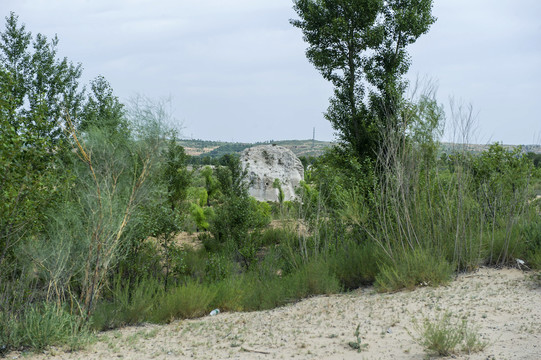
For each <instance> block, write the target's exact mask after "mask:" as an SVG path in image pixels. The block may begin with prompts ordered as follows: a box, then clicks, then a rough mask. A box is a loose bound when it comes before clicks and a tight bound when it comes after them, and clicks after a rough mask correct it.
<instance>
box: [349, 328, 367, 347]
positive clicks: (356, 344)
mask: <svg viewBox="0 0 541 360" xmlns="http://www.w3.org/2000/svg"><path fill="white" fill-rule="evenodd" d="M360 327H361V325H357V328H356V329H355V332H354V333H353V335H354V336H355V341H350V342H349V343H348V345H349V347H350V348H352V349H354V350H357V352H361V351H363V350H365V349H366V348H367V347H368V344H361V334H360V332H359V328H360Z"/></svg>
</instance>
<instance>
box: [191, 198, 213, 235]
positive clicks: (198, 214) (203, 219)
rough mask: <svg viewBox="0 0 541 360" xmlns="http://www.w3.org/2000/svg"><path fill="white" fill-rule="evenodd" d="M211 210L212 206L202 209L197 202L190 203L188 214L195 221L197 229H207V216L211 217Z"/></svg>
mask: <svg viewBox="0 0 541 360" xmlns="http://www.w3.org/2000/svg"><path fill="white" fill-rule="evenodd" d="M212 214H213V210H212V208H205V209H203V208H202V207H201V206H199V205H198V204H195V203H192V204H190V215H191V216H192V219H193V220H194V221H195V223H196V225H197V229H198V230H208V228H209V222H208V220H207V219H208V218H212Z"/></svg>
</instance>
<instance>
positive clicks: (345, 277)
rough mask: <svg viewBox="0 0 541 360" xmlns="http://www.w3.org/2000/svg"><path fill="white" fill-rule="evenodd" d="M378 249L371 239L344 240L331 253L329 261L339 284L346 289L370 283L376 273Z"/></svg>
mask: <svg viewBox="0 0 541 360" xmlns="http://www.w3.org/2000/svg"><path fill="white" fill-rule="evenodd" d="M379 257H380V254H379V249H378V248H377V247H376V245H375V244H374V243H373V242H371V241H366V242H364V243H362V244H359V243H357V242H355V241H352V240H349V241H345V242H344V243H343V244H341V245H340V247H339V248H338V249H337V250H336V251H335V252H334V253H332V254H331V255H329V263H330V267H331V270H332V272H333V274H334V275H335V276H336V277H337V279H338V280H339V281H340V284H341V285H342V286H343V287H344V288H345V289H348V290H351V289H356V288H358V287H360V286H362V285H368V284H372V283H373V282H374V280H375V278H376V275H377V273H378V259H379Z"/></svg>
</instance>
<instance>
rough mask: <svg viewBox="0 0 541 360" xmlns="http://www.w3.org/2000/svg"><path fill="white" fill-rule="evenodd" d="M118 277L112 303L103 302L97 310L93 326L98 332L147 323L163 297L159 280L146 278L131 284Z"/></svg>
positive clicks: (93, 318) (94, 314) (93, 317)
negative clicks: (158, 301) (157, 302)
mask: <svg viewBox="0 0 541 360" xmlns="http://www.w3.org/2000/svg"><path fill="white" fill-rule="evenodd" d="M122 281H123V279H122V278H121V277H120V276H118V277H117V279H116V281H115V285H114V289H113V291H112V301H102V302H101V303H100V304H99V305H98V306H97V307H96V309H95V311H94V313H93V315H92V319H91V324H92V327H93V328H94V329H96V330H106V329H114V328H117V327H120V326H125V325H134V324H139V323H142V322H145V321H147V320H148V319H149V318H150V317H151V315H152V313H153V311H154V310H155V307H156V301H157V299H159V297H160V296H161V295H162V292H163V290H162V288H161V284H160V282H159V280H158V279H154V278H149V277H144V278H141V279H138V280H136V281H134V282H133V283H131V284H130V281H127V282H126V283H123V282H122Z"/></svg>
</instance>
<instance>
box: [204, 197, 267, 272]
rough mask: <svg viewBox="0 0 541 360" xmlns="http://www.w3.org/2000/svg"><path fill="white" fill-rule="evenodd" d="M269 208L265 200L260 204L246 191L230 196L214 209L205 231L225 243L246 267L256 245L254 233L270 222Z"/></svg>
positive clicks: (251, 259) (253, 256)
mask: <svg viewBox="0 0 541 360" xmlns="http://www.w3.org/2000/svg"><path fill="white" fill-rule="evenodd" d="M270 211H271V209H270V206H269V205H268V204H267V203H260V202H258V201H257V200H255V199H254V198H251V197H248V196H247V194H244V195H242V196H236V195H231V196H230V197H228V198H227V200H226V202H224V203H223V204H222V205H220V206H219V207H218V208H217V209H216V214H215V216H214V220H213V221H212V223H211V226H210V229H209V230H210V232H211V234H212V236H213V237H214V240H216V241H217V242H218V243H219V244H223V245H227V246H229V250H230V251H232V252H233V253H234V256H235V257H236V258H238V260H239V261H241V262H242V263H243V264H244V265H245V266H249V265H250V264H251V263H252V262H253V261H254V260H255V258H256V253H257V250H258V247H259V242H258V239H259V236H258V235H257V232H258V231H259V230H260V229H262V228H263V227H264V226H266V225H267V224H268V223H269V222H270V220H271V218H270Z"/></svg>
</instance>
